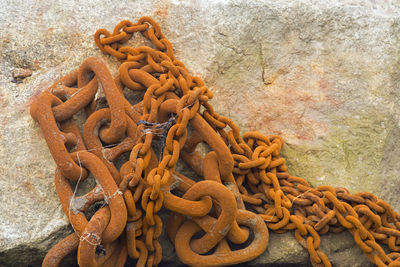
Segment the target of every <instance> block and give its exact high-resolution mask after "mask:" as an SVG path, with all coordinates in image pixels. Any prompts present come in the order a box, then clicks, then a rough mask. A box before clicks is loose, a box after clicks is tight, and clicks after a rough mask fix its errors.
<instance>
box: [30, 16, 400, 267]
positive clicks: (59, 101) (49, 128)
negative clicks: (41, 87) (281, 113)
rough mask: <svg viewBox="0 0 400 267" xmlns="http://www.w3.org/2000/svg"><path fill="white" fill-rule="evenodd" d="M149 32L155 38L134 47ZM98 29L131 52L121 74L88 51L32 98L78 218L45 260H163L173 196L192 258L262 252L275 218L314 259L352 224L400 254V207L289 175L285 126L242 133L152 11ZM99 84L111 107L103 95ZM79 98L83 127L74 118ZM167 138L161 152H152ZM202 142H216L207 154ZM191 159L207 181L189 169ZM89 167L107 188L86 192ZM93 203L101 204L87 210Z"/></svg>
mask: <svg viewBox="0 0 400 267" xmlns="http://www.w3.org/2000/svg"><path fill="white" fill-rule="evenodd" d="M137 32H139V33H141V34H142V35H143V36H144V37H145V38H147V39H148V40H149V41H150V42H151V43H152V45H153V46H154V48H151V47H150V46H140V47H137V48H134V47H130V46H123V44H124V43H126V42H127V41H128V40H129V39H130V38H131V37H132V36H133V35H134V34H135V33H137ZM94 39H95V42H96V44H97V46H98V47H99V48H100V50H101V51H102V52H103V53H104V54H109V55H112V56H114V57H116V58H118V59H119V60H121V61H122V64H121V66H120V68H119V72H118V75H117V76H115V77H112V75H111V74H110V72H109V71H108V69H107V67H106V66H105V64H104V63H103V62H102V60H100V59H97V58H88V59H86V60H85V61H84V62H83V63H82V65H81V66H80V68H79V69H78V70H76V71H74V72H72V73H70V74H68V75H67V76H65V77H63V78H61V79H60V80H59V81H57V82H56V83H55V84H53V85H52V86H51V87H50V88H49V89H48V90H46V91H44V92H43V93H42V94H41V95H40V96H39V97H38V98H37V99H36V100H35V101H34V103H33V104H32V105H31V115H32V117H33V118H34V119H35V120H36V121H38V123H39V124H40V127H41V128H42V131H43V135H44V137H45V139H46V142H47V144H48V147H49V150H50V153H51V154H52V156H53V158H54V161H55V163H56V165H57V169H56V171H55V186H56V191H57V193H58V196H59V198H60V201H61V204H62V207H63V209H64V212H65V214H66V216H67V217H68V219H69V221H70V223H71V225H72V227H73V229H74V233H72V234H71V235H69V236H67V237H66V238H65V239H63V240H62V241H61V242H59V243H58V244H57V245H55V246H54V247H53V248H52V249H51V250H50V251H49V252H48V253H47V255H46V257H45V259H44V261H43V266H58V265H59V263H60V262H61V261H62V259H63V257H65V256H66V255H68V254H69V253H70V252H73V251H75V250H77V260H78V264H79V265H80V266H124V264H125V262H126V259H127V257H128V256H129V257H130V258H132V259H136V260H137V264H136V266H148V267H150V266H155V265H158V264H159V263H160V262H161V260H162V248H161V245H160V242H159V241H158V239H159V237H160V236H161V234H162V231H163V221H162V220H161V218H160V216H159V215H158V212H159V211H160V210H161V209H162V208H166V209H168V210H171V211H172V212H173V213H172V215H171V216H170V218H169V221H168V223H167V227H166V232H167V234H168V237H169V238H170V240H171V241H172V242H173V243H174V244H175V249H176V253H177V255H178V257H179V258H180V260H181V261H182V262H183V263H185V264H188V265H190V266H225V265H232V264H238V263H241V262H246V261H250V260H252V259H254V258H256V257H258V256H259V255H260V254H261V253H263V252H264V251H265V249H266V248H267V245H268V236H269V234H268V229H270V230H273V231H275V232H277V233H283V232H286V231H289V230H294V234H295V237H296V239H297V240H298V242H299V243H300V244H301V245H302V246H303V247H304V248H305V249H307V251H308V252H309V254H310V261H311V263H312V265H313V266H331V263H330V261H329V259H328V258H327V256H326V255H325V254H324V252H322V251H321V249H320V248H319V244H320V235H324V234H326V233H329V232H332V233H339V232H341V231H344V230H346V229H347V230H349V232H350V233H351V234H352V235H353V237H354V240H355V242H356V243H357V244H358V245H359V246H360V248H361V249H362V250H363V251H364V253H365V254H366V256H367V257H368V258H369V260H370V261H371V262H373V263H374V264H376V265H377V266H390V267H393V266H400V253H399V252H400V215H399V214H398V213H396V212H395V211H394V210H393V208H392V207H391V206H390V205H389V204H388V203H386V202H385V201H383V200H381V199H379V198H378V197H376V196H375V195H373V194H371V193H365V192H364V193H357V194H350V193H349V191H348V190H347V189H345V188H334V187H332V186H318V187H315V188H314V187H311V186H310V185H309V184H308V183H307V181H306V180H304V179H303V178H300V177H295V176H292V175H290V174H289V173H288V172H287V167H286V164H285V159H283V158H282V157H281V156H280V151H281V148H282V146H283V140H282V138H281V137H280V136H275V135H270V136H265V135H262V134H260V133H258V132H248V133H245V134H244V135H243V136H241V135H240V132H239V128H238V127H237V125H236V124H235V123H234V122H233V121H232V120H230V119H229V118H227V117H224V116H221V115H219V114H218V113H216V112H215V111H214V109H213V107H212V106H211V104H210V103H209V100H210V99H211V98H212V97H213V95H212V93H211V92H210V91H209V90H208V88H207V87H206V86H205V85H204V82H203V81H202V80H201V79H200V78H198V77H193V76H191V75H190V74H189V72H188V70H187V69H186V68H185V66H184V64H183V63H182V62H180V61H178V60H177V59H176V58H175V57H174V54H173V48H172V46H171V43H170V42H169V41H168V40H167V39H166V38H165V36H164V35H163V34H162V32H161V29H160V27H159V25H158V24H157V23H156V22H155V21H154V20H153V19H151V18H149V17H142V18H140V19H139V20H138V22H137V23H133V22H130V21H128V20H124V21H121V22H120V23H119V24H117V26H116V27H115V29H114V31H113V33H110V32H108V31H107V30H105V29H100V30H98V31H97V32H96V33H95V36H94ZM99 88H100V89H99ZM100 90H102V93H104V97H105V100H106V102H107V105H106V107H102V106H101V105H100V104H99V99H98V97H97V94H98V93H99V91H100ZM126 90H133V91H144V96H143V100H142V101H140V102H139V103H135V104H132V103H130V102H129V101H128V99H127V98H126V97H125V95H124V93H125V92H126ZM103 106H104V105H103ZM81 110H83V111H84V112H85V114H86V121H85V123H84V125H83V131H82V133H83V134H81V131H80V130H79V127H78V124H77V122H76V119H75V115H76V114H77V113H78V112H80V111H81ZM156 139H157V140H159V141H160V142H161V145H162V149H161V154H160V155H157V154H156V153H155V152H154V150H153V146H152V145H153V144H154V142H153V140H156ZM200 143H203V144H206V146H207V147H208V148H209V152H208V153H206V155H205V156H203V155H202V154H201V153H200V152H199V151H198V149H197V146H198V145H199V144H200ZM126 154H129V156H128V157H126V156H125V157H124V156H123V155H126ZM179 159H181V160H183V161H184V162H185V163H186V164H187V165H188V166H190V167H191V168H192V169H193V170H194V171H195V172H196V173H197V174H198V175H199V176H201V177H203V178H204V180H202V181H195V180H193V179H190V178H189V177H186V176H184V175H183V174H181V173H179V172H177V171H176V170H175V167H176V164H177V162H178V160H179ZM118 161H119V162H122V163H123V164H122V165H121V166H120V167H118V164H116V162H118ZM89 175H92V176H93V177H94V179H95V180H96V186H95V187H94V188H93V189H92V190H90V191H89V192H87V193H86V194H84V195H81V196H77V195H76V188H77V187H78V184H79V182H81V181H83V180H84V179H86V178H87V177H88V176H89ZM71 185H74V186H75V188H74V186H71ZM99 203H100V208H96V205H97V204H99ZM97 206H98V205H97ZM89 211H92V212H94V214H93V215H92V216H91V217H90V219H89V220H88V219H87V215H88V212H89ZM251 233H252V234H251ZM199 235H200V236H201V237H198V236H199ZM196 236H197V237H196ZM378 242H379V243H383V244H386V245H387V246H388V247H389V250H390V253H389V254H386V253H385V251H384V250H383V249H382V247H381V246H380V245H379V244H378ZM235 244H236V245H240V244H242V245H241V248H238V249H235ZM243 244H245V245H243Z"/></svg>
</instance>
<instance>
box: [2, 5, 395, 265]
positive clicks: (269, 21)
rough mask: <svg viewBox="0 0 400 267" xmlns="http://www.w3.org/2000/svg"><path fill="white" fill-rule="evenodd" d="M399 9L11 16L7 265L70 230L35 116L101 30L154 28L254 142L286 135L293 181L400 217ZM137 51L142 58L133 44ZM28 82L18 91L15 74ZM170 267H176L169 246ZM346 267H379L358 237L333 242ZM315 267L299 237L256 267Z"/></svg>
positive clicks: (164, 9) (6, 84)
mask: <svg viewBox="0 0 400 267" xmlns="http://www.w3.org/2000/svg"><path fill="white" fill-rule="evenodd" d="M399 14H400V5H399V4H398V2H397V1H395V0H392V1H374V0H367V1H365V0H364V1H361V0H360V1H358V0H340V1H339V0H335V1H323V2H320V1H306V0H296V1H289V0H282V1H244V0H234V1H217V0H205V1H204V0H203V1H200V0H198V1H195V0H191V1H178V0H170V1H161V0H153V1H145V0H138V1H131V2H125V1H100V0H93V1H55V0H50V1H33V0H25V1H22V0H5V1H2V3H1V5H0V48H1V49H0V125H1V127H0V202H1V205H0V265H3V266H27V265H28V264H29V265H31V266H39V265H40V263H41V260H42V259H43V257H44V255H45V252H46V251H47V250H48V249H49V248H50V247H51V246H52V245H53V244H55V243H56V242H57V241H58V240H60V239H61V238H62V237H64V236H66V235H67V233H68V232H69V231H70V230H71V229H69V228H68V222H67V220H66V218H65V217H64V215H63V212H62V209H61V206H60V204H59V200H58V197H57V195H56V193H55V189H54V182H53V172H54V168H55V164H54V162H53V160H52V158H51V155H50V153H49V151H48V149H47V146H46V143H45V141H44V139H43V135H42V133H41V130H40V128H39V127H38V124H37V123H35V122H34V121H33V120H32V119H31V118H30V115H29V105H30V103H31V101H32V99H33V98H35V97H36V96H37V95H39V94H40V93H41V92H42V91H43V90H45V89H46V88H47V87H48V86H49V85H51V84H52V83H53V82H54V81H56V80H57V78H59V77H61V76H63V75H65V74H67V73H68V72H70V71H71V70H73V69H75V68H77V67H79V65H80V64H81V62H82V61H83V60H84V59H85V58H87V57H89V56H97V57H102V58H103V59H104V61H105V62H106V63H107V64H108V66H109V67H110V68H111V69H112V70H113V71H114V72H115V70H116V69H117V66H118V62H117V60H115V59H112V58H109V57H106V56H104V55H102V54H101V53H100V51H99V50H98V49H97V47H95V44H94V42H93V33H94V32H95V31H96V30H97V29H99V28H106V29H109V30H112V28H113V27H114V26H115V24H116V23H117V22H119V21H120V20H122V19H130V20H132V21H134V20H137V19H138V18H139V17H141V16H144V15H147V16H152V17H154V18H155V19H156V20H157V21H158V22H159V23H160V25H161V27H162V29H163V32H164V34H165V35H166V36H167V38H168V39H169V40H170V41H171V42H172V44H173V46H174V48H175V54H176V56H177V58H178V59H180V60H181V61H183V62H184V63H185V64H186V66H187V67H188V69H189V70H191V71H192V73H193V74H195V75H199V76H200V77H202V78H203V79H205V81H206V83H207V85H208V86H209V88H210V89H211V91H212V92H213V93H214V95H215V98H214V99H213V100H212V104H213V105H214V107H215V109H216V110H217V111H218V112H219V113H221V114H222V115H226V116H229V117H230V118H232V119H233V120H234V121H235V122H236V123H238V125H239V127H240V129H241V131H242V132H246V131H249V130H259V131H260V132H262V133H264V134H271V133H273V134H281V135H282V136H283V137H284V139H285V141H286V146H285V147H284V151H283V152H284V156H285V157H286V159H287V163H288V166H289V170H290V171H291V173H292V174H294V175H297V176H301V177H304V178H306V179H307V180H308V181H309V182H310V183H311V184H312V185H315V186H317V185H322V184H329V185H333V186H343V187H347V188H348V189H350V190H351V191H352V192H357V191H370V192H372V193H374V194H376V195H378V196H379V197H381V198H383V199H384V200H386V201H387V202H389V203H390V204H392V205H393V207H394V208H395V210H396V211H400V198H399V197H398V193H399V188H400V187H399V185H400V167H399V164H398V162H399V160H400V147H399V146H398V140H400V17H399ZM132 44H135V42H133V43H132ZM19 68H24V69H29V70H31V71H32V75H31V76H30V77H26V78H25V79H23V80H21V83H14V82H15V81H14V82H12V80H13V71H14V70H15V69H19ZM163 244H165V246H164V249H165V251H164V254H165V257H166V258H165V261H166V263H168V264H173V262H175V263H176V257H175V256H174V251H173V248H172V247H171V245H170V243H169V242H168V241H166V240H164V241H163ZM321 248H322V249H323V251H325V252H327V254H328V257H329V258H330V259H331V261H332V263H333V264H334V266H369V265H370V264H369V263H368V260H367V259H366V257H365V256H364V255H363V254H362V252H361V250H360V249H359V248H358V247H357V246H356V245H355V243H354V241H352V238H351V237H350V236H349V235H348V234H346V233H343V234H340V235H328V236H326V237H323V238H322V244H321ZM290 264H292V265H295V266H301V265H302V266H307V265H308V264H309V263H308V255H307V252H306V251H304V250H303V249H302V248H301V247H300V245H298V244H297V242H296V241H295V239H294V237H293V234H284V235H272V234H271V241H270V244H269V247H268V249H267V251H266V252H265V253H264V254H263V255H262V256H260V257H259V258H258V259H256V260H254V261H253V262H251V263H249V265H253V266H279V265H281V266H285V265H286V266H287V265H290Z"/></svg>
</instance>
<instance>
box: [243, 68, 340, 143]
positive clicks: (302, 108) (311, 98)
mask: <svg viewBox="0 0 400 267" xmlns="http://www.w3.org/2000/svg"><path fill="white" fill-rule="evenodd" d="M278 73H279V75H281V77H282V79H279V80H276V78H277V77H278V76H279V75H278ZM278 73H277V74H276V75H275V76H276V77H275V76H274V77H275V79H274V81H273V83H271V84H269V85H268V86H266V87H265V92H266V93H265V95H264V96H262V97H261V98H260V97H257V101H255V100H254V95H245V96H244V97H245V98H247V101H246V100H244V101H241V102H245V103H247V108H248V110H249V112H248V114H249V117H248V118H245V121H246V123H245V125H246V126H247V128H248V129H249V130H257V129H259V130H261V131H262V132H263V133H266V134H279V135H282V136H283V137H284V138H285V139H287V140H290V141H294V142H296V141H312V140H315V139H316V138H317V137H318V136H320V135H325V134H326V133H327V132H328V125H327V124H326V121H327V120H328V118H325V116H326V115H323V114H324V111H325V112H326V111H327V110H332V109H337V108H338V107H339V106H340V102H339V101H338V100H336V99H335V98H334V97H333V96H332V90H333V85H332V82H331V81H330V80H329V77H328V76H327V74H326V72H324V71H323V68H322V67H320V66H317V67H315V64H314V65H309V66H296V67H294V68H292V69H291V70H290V71H285V72H283V71H280V72H279V71H278Z"/></svg>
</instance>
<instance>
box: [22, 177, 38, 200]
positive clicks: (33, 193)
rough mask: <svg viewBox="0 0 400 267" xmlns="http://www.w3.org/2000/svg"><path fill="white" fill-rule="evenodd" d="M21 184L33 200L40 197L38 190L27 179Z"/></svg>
mask: <svg viewBox="0 0 400 267" xmlns="http://www.w3.org/2000/svg"><path fill="white" fill-rule="evenodd" d="M22 185H23V187H24V188H25V189H26V192H27V193H28V196H29V197H30V198H34V199H35V200H38V199H39V200H40V199H41V197H40V194H39V192H38V191H37V189H36V188H35V186H34V185H32V184H31V183H30V182H29V181H25V182H24V183H23V184H22Z"/></svg>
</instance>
